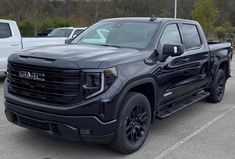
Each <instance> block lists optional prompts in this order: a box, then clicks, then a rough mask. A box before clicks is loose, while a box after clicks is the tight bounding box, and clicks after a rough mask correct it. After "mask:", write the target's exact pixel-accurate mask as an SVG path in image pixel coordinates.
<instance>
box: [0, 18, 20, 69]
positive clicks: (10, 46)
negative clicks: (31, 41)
mask: <svg viewBox="0 0 235 159" xmlns="http://www.w3.org/2000/svg"><path fill="white" fill-rule="evenodd" d="M13 35H14V33H13V32H12V30H11V27H10V25H9V23H6V22H0V71H1V72H2V71H5V70H6V65H7V58H8V56H9V55H10V54H12V53H16V52H18V51H19V50H20V49H21V41H20V39H17V38H14V36H13Z"/></svg>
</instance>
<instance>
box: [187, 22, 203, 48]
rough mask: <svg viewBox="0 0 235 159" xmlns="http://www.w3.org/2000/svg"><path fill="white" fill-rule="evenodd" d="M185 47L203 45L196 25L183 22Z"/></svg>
mask: <svg viewBox="0 0 235 159" xmlns="http://www.w3.org/2000/svg"><path fill="white" fill-rule="evenodd" d="M183 34H184V40H185V44H186V46H185V49H193V48H197V47H199V46H201V44H202V43H201V39H200V36H199V33H198V30H197V27H196V25H190V24H183Z"/></svg>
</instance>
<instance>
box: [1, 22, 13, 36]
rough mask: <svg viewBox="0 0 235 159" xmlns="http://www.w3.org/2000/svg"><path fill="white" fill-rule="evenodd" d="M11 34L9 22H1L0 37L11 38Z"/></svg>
mask: <svg viewBox="0 0 235 159" xmlns="http://www.w3.org/2000/svg"><path fill="white" fill-rule="evenodd" d="M11 36H12V34H11V29H10V26H9V24H7V23H0V38H9V37H11Z"/></svg>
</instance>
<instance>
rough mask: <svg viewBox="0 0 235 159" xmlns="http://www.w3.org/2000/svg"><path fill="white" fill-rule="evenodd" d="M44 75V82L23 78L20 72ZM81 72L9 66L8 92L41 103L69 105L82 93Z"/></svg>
mask: <svg viewBox="0 0 235 159" xmlns="http://www.w3.org/2000/svg"><path fill="white" fill-rule="evenodd" d="M22 71H24V72H30V73H37V74H43V75H44V77H43V81H40V80H34V79H27V78H22V77H20V76H19V72H22ZM79 81H80V72H79V70H58V69H49V68H43V67H36V66H31V65H22V64H16V63H9V64H8V83H9V85H8V90H9V92H10V93H13V94H15V95H18V96H23V97H26V98H30V99H33V100H37V101H39V102H47V103H53V104H69V103H72V102H73V101H75V99H76V97H78V96H79V92H80V82H79Z"/></svg>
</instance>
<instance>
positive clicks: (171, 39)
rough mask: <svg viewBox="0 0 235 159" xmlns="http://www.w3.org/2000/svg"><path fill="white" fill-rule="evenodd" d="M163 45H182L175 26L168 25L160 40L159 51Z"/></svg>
mask: <svg viewBox="0 0 235 159" xmlns="http://www.w3.org/2000/svg"><path fill="white" fill-rule="evenodd" d="M165 44H182V40H181V36H180V32H179V28H178V26H177V24H170V25H168V26H167V27H166V28H165V30H164V32H163V34H162V37H161V39H160V50H162V48H163V46H164V45H165Z"/></svg>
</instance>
